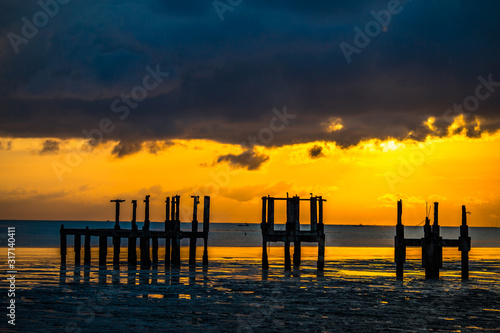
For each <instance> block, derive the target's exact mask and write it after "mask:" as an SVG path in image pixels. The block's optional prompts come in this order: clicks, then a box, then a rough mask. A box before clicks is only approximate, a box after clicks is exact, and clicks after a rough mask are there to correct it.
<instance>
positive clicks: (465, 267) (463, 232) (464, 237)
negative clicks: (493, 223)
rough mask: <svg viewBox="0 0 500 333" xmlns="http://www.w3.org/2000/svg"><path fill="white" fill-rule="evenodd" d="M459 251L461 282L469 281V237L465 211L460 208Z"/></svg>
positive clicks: (463, 208) (463, 207)
mask: <svg viewBox="0 0 500 333" xmlns="http://www.w3.org/2000/svg"><path fill="white" fill-rule="evenodd" d="M459 243H460V244H459V248H458V249H459V250H460V251H461V252H462V280H468V279H469V251H470V247H471V246H470V243H471V241H470V237H469V227H468V226H467V210H466V209H465V206H462V225H461V226H460V238H459Z"/></svg>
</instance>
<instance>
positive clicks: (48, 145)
mask: <svg viewBox="0 0 500 333" xmlns="http://www.w3.org/2000/svg"><path fill="white" fill-rule="evenodd" d="M59 145H60V142H59V141H55V140H45V141H44V142H43V144H42V150H40V154H41V155H44V154H55V153H57V152H58V151H59Z"/></svg>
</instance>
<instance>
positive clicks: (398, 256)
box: [394, 200, 406, 279]
mask: <svg viewBox="0 0 500 333" xmlns="http://www.w3.org/2000/svg"><path fill="white" fill-rule="evenodd" d="M402 215H403V201H402V200H399V201H398V213H397V220H398V222H397V225H396V237H394V259H395V260H394V261H395V262H396V278H398V279H402V278H403V271H404V263H405V261H406V245H405V227H404V226H403V223H402V220H401V216H402Z"/></svg>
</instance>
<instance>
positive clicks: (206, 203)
mask: <svg viewBox="0 0 500 333" xmlns="http://www.w3.org/2000/svg"><path fill="white" fill-rule="evenodd" d="M209 229H210V197H209V196H207V195H206V196H205V197H204V198H203V265H208V231H209Z"/></svg>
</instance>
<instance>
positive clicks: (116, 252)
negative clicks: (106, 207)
mask: <svg viewBox="0 0 500 333" xmlns="http://www.w3.org/2000/svg"><path fill="white" fill-rule="evenodd" d="M124 201H125V200H121V199H115V200H110V202H114V203H115V205H116V206H115V232H114V233H113V265H114V266H118V265H120V245H121V244H120V243H121V237H120V235H119V234H118V230H120V203H122V202H124Z"/></svg>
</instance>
